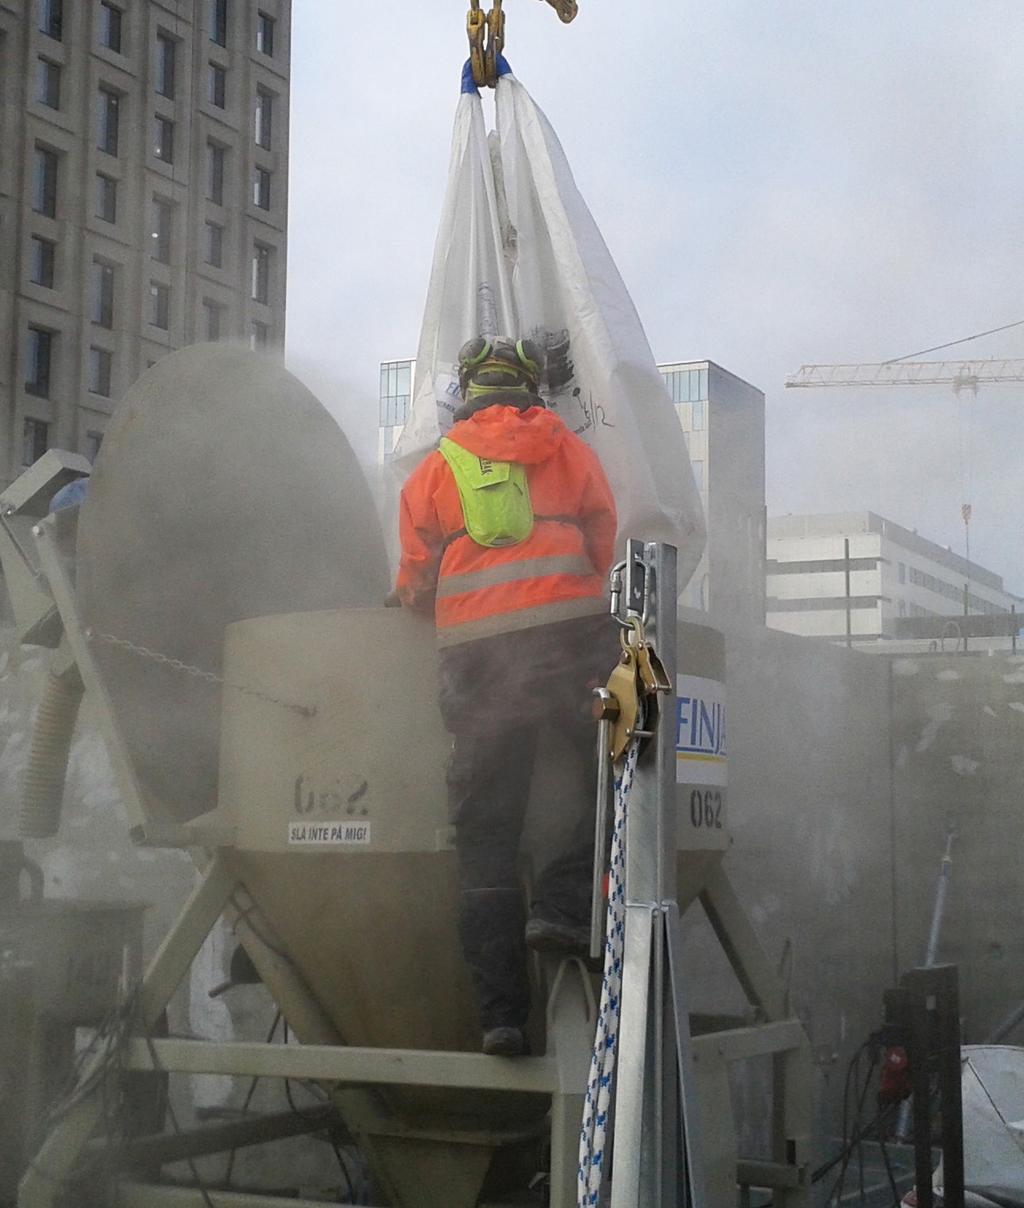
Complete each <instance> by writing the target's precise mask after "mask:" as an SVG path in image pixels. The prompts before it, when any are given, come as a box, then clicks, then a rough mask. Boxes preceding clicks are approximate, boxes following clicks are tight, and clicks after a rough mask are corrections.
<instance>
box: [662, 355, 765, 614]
mask: <svg viewBox="0 0 1024 1208" xmlns="http://www.w3.org/2000/svg"><path fill="white" fill-rule="evenodd" d="M658 368H659V369H660V370H661V373H662V376H663V377H664V379H665V384H666V386H667V387H668V391H669V394H670V396H671V398H672V402H673V403H674V404H675V407H676V412H677V413H678V415H679V422H680V423H681V424H682V427H683V432H684V434H685V436H686V444H687V447H688V448H689V450H690V464H691V465H692V466H693V474H694V478H695V479H696V482H697V489H698V490H699V491H700V498H701V502H702V503H703V505H704V518H705V521H706V522H707V530H708V540H707V546H706V547H705V550H704V556H703V557H702V558H701V561H700V565H699V566H698V567H697V570H696V571H695V572H694V575H693V578H692V579H691V580H690V583H689V585H688V587H687V588H686V591H685V592H684V594H683V597H682V602H683V603H684V604H686V605H688V606H689V607H691V608H700V609H705V610H707V611H709V612H711V613H712V614H713V615H714V618H715V620H716V621H720V622H725V623H726V624H729V623H740V624H753V625H763V624H764V619H765V588H764V582H765V580H764V550H765V503H764V490H765V488H764V394H763V393H762V392H761V391H760V390H758V389H757V388H756V387H755V386H751V385H750V384H749V383H748V382H745V381H743V380H742V378H738V377H736V376H735V374H732V373H729V371H728V370H726V369H723V368H722V367H721V366H720V365H716V364H715V363H714V362H713V361H680V362H673V363H666V364H662V365H659V366H658Z"/></svg>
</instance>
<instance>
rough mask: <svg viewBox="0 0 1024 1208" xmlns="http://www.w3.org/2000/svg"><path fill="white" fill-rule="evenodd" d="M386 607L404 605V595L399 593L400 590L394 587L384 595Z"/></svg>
mask: <svg viewBox="0 0 1024 1208" xmlns="http://www.w3.org/2000/svg"><path fill="white" fill-rule="evenodd" d="M384 607H385V608H401V607H402V597H401V596H400V595H399V594H398V592H397V591H396V590H395V589H394V588H392V589H391V591H389V592H388V594H387V595H386V596H385V597H384Z"/></svg>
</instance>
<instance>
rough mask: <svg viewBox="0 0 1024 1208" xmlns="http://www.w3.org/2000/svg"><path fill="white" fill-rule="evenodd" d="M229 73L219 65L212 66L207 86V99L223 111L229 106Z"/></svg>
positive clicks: (212, 64) (213, 64)
mask: <svg viewBox="0 0 1024 1208" xmlns="http://www.w3.org/2000/svg"><path fill="white" fill-rule="evenodd" d="M227 92H228V73H227V71H226V70H225V69H224V68H223V67H221V66H220V64H219V63H211V64H210V75H209V80H208V84H207V94H208V95H207V99H208V100H209V102H210V104H211V105H216V106H217V108H218V109H223V108H224V106H225V105H226V104H227Z"/></svg>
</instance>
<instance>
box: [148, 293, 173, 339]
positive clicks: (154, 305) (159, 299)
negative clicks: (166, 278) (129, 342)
mask: <svg viewBox="0 0 1024 1208" xmlns="http://www.w3.org/2000/svg"><path fill="white" fill-rule="evenodd" d="M149 321H150V323H152V324H153V326H154V327H159V328H160V329H161V331H166V330H167V329H168V327H170V325H171V291H170V288H169V287H168V286H166V285H160V284H159V283H158V282H156V281H151V282H150V285H149Z"/></svg>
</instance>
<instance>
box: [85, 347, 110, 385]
mask: <svg viewBox="0 0 1024 1208" xmlns="http://www.w3.org/2000/svg"><path fill="white" fill-rule="evenodd" d="M113 365H114V354H113V353H112V352H108V351H107V349H106V348H96V347H93V348H90V349H89V390H90V391H91V392H92V393H93V394H99V395H101V396H102V397H103V398H110V377H111V369H112V368H113Z"/></svg>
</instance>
